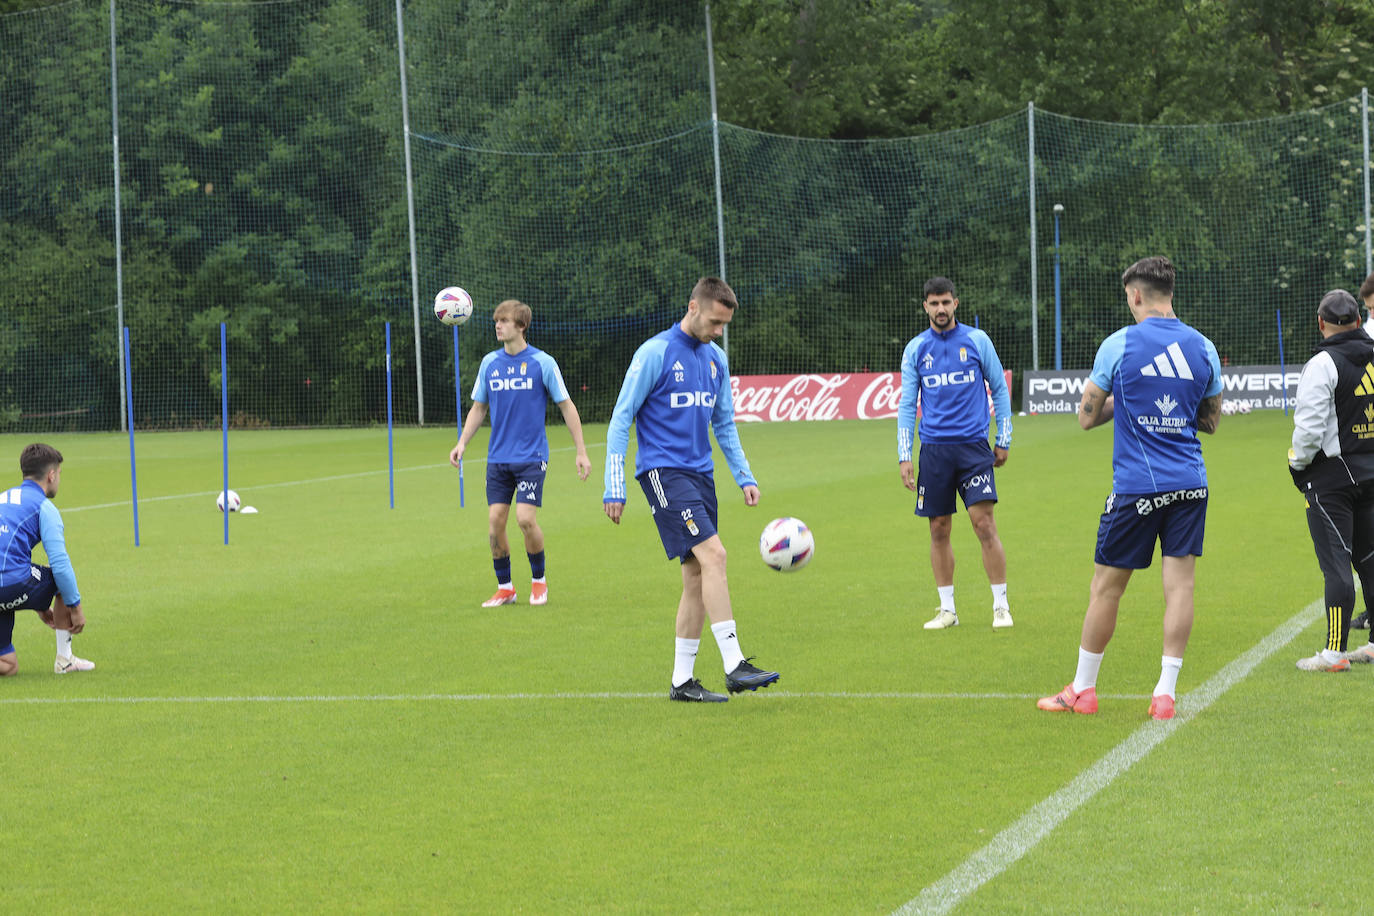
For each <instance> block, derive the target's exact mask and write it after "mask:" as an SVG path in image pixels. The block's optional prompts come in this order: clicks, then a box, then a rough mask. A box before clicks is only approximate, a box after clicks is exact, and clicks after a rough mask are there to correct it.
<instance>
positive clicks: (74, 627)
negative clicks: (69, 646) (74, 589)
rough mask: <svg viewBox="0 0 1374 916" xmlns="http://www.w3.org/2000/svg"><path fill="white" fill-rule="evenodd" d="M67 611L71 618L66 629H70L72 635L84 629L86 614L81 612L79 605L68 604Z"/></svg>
mask: <svg viewBox="0 0 1374 916" xmlns="http://www.w3.org/2000/svg"><path fill="white" fill-rule="evenodd" d="M67 612H68V613H69V614H70V615H71V620H72V622H71V626H69V627H67V629H68V630H71V631H72V635H73V636H75V635H76V634H77V633H80V632H81V631H82V630H84V629H86V615H85V614H83V613H82V612H81V605H79V604H73V605H69V606H68V607H67Z"/></svg>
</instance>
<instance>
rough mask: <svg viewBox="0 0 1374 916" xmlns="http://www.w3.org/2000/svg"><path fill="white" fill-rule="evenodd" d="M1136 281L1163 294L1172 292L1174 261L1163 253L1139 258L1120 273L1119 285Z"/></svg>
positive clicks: (1166, 294)
mask: <svg viewBox="0 0 1374 916" xmlns="http://www.w3.org/2000/svg"><path fill="white" fill-rule="evenodd" d="M1132 283H1138V284H1140V285H1141V286H1144V287H1146V288H1148V289H1150V290H1152V291H1154V292H1156V293H1159V294H1161V295H1164V296H1172V295H1173V294H1174V263H1173V261H1170V260H1169V259H1168V258H1166V257H1164V255H1162V254H1161V255H1155V256H1154V257H1150V258H1141V259H1140V260H1139V261H1136V262H1135V263H1134V264H1132V265H1131V266H1130V267H1127V268H1126V272H1125V273H1124V274H1122V275H1121V285H1122V286H1130V285H1131V284H1132Z"/></svg>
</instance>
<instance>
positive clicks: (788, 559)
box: [759, 518, 816, 572]
mask: <svg viewBox="0 0 1374 916" xmlns="http://www.w3.org/2000/svg"><path fill="white" fill-rule="evenodd" d="M815 553H816V538H815V537H814V536H813V535H812V534H811V529H810V528H808V527H806V524H805V523H804V522H802V520H801V519H799V518H775V519H773V520H772V521H771V522H769V523H768V524H767V525H766V526H765V527H764V529H763V534H761V535H759V555H760V556H762V557H763V562H765V563H767V564H768V565H769V566H771V567H772V568H773V569H776V570H777V571H778V572H794V571H795V570H798V569H801V568H802V567H803V566H805V565H806V564H807V563H810V562H811V557H812V556H814V555H815Z"/></svg>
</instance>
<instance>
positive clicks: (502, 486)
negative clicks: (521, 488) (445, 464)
mask: <svg viewBox="0 0 1374 916" xmlns="http://www.w3.org/2000/svg"><path fill="white" fill-rule="evenodd" d="M515 487H516V478H515V475H514V474H513V473H512V472H511V466H510V465H508V464H501V463H492V462H488V463H487V543H488V545H490V547H491V568H492V572H493V573H495V574H496V592H495V593H494V594H493V595H492V596H491V597H490V598H488V599H487V600H486V601H483V602H482V607H500V606H501V605H503V604H514V603H515V601H516V599H517V598H518V597H519V596H518V595H517V594H516V593H515V585H514V583H513V582H512V581H511V575H510V540H509V539H508V538H507V537H506V525H507V524H508V523H509V522H510V504H511V502H512V501H513V500H514V499H515Z"/></svg>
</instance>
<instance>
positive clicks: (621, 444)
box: [602, 325, 757, 503]
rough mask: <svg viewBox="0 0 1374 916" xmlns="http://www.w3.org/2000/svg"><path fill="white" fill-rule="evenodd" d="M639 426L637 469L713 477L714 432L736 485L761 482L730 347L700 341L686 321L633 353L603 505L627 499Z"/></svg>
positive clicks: (611, 433) (614, 420)
mask: <svg viewBox="0 0 1374 916" xmlns="http://www.w3.org/2000/svg"><path fill="white" fill-rule="evenodd" d="M631 423H634V424H635V429H636V433H635V440H636V443H637V446H638V450H637V452H636V454H635V464H634V467H635V474H636V476H638V475H639V474H642V473H644V472H645V471H649V470H652V469H653V468H680V469H682V470H687V471H696V472H697V473H699V474H710V473H711V472H712V471H713V470H714V468H715V459H714V458H713V457H712V456H711V436H710V433H711V432H712V431H714V432H715V435H716V443H717V444H719V445H720V450H721V452H723V453H724V455H725V461H726V463H727V464H728V465H729V466H730V472H731V473H732V474H733V475H734V477H735V482H736V483H737V484H739V485H740V486H741V487H744V486H750V485H756V484H757V482H756V481H755V480H754V475H753V473H752V472H751V471H750V470H749V461H748V460H747V459H746V458H745V457H744V449H743V448H742V447H741V446H740V443H739V432H738V430H736V429H735V401H734V396H733V395H732V394H731V392H730V367H729V364H728V362H727V361H726V359H725V351H724V350H722V349H721V348H720V347H718V346H716V345H715V344H714V343H703V342H702V341H700V340H697V339H696V338H695V337H693V336H692V335H690V334H688V333H687V332H686V331H684V330H682V328H681V326H680V325H673V326H672V327H671V328H669V329H668V330H666V331H664V332H663V333H661V334H658V335H655V336H654V337H651V338H649V339H648V340H646V341H645V342H644V343H643V344H642V345H641V346H640V348H639V349H638V350H636V351H635V355H634V359H633V360H631V361H630V368H629V370H628V371H627V372H626V373H625V382H624V384H622V385H621V386H620V396H619V397H617V398H616V401H615V410H614V411H612V413H611V424H610V427H609V428H608V429H607V430H606V477H605V482H606V492H605V494H604V496H603V497H602V501H603V502H620V503H623V502H624V501H625V453H626V452H627V451H628V450H629V446H630V424H631Z"/></svg>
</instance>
